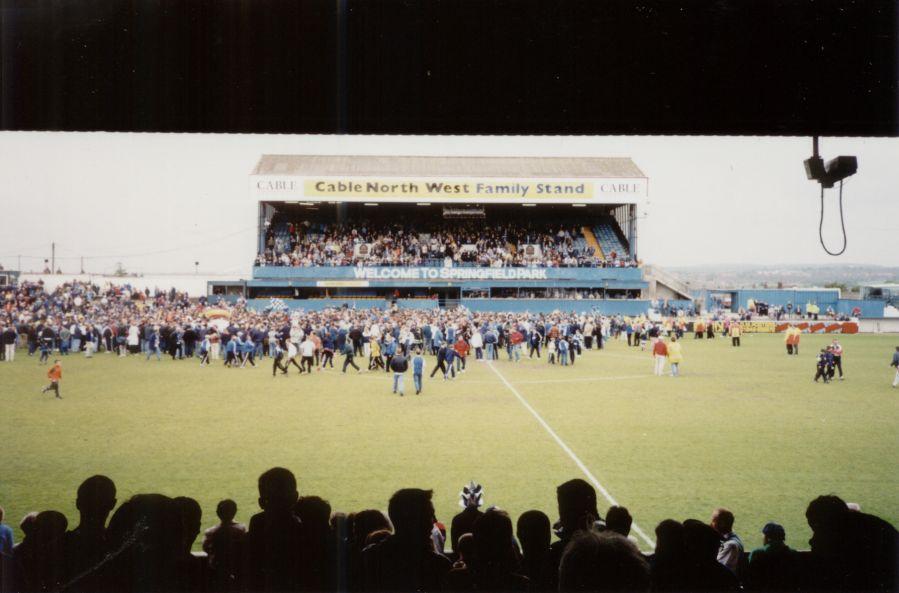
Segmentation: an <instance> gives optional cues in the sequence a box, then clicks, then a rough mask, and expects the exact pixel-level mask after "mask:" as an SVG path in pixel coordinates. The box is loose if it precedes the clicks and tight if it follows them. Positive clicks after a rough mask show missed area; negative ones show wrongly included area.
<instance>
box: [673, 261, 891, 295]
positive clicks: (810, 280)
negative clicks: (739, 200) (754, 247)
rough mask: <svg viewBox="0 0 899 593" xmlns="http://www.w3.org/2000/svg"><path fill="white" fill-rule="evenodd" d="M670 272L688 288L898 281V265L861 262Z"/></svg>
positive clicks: (850, 285) (712, 267)
mask: <svg viewBox="0 0 899 593" xmlns="http://www.w3.org/2000/svg"><path fill="white" fill-rule="evenodd" d="M666 270H667V271H669V272H671V273H672V274H674V275H675V276H677V277H678V278H680V279H681V280H683V281H684V282H687V283H688V284H689V285H690V286H691V287H692V288H694V289H699V288H732V287H767V288H777V287H778V286H779V285H781V286H786V287H789V286H827V285H831V286H836V285H839V286H840V287H841V288H850V289H851V288H854V287H857V286H859V285H862V284H877V283H884V282H895V283H899V266H872V265H863V264H828V265H821V264H818V265H814V264H782V265H778V266H760V265H750V264H730V265H704V266H676V267H668V268H666Z"/></svg>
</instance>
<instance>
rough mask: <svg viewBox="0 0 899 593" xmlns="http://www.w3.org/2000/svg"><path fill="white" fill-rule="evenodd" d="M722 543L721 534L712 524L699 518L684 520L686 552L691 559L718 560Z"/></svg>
mask: <svg viewBox="0 0 899 593" xmlns="http://www.w3.org/2000/svg"><path fill="white" fill-rule="evenodd" d="M720 545H721V536H720V535H719V533H718V532H717V531H715V530H714V529H713V528H712V527H711V526H709V525H706V524H705V523H703V522H702V521H699V520H697V519H687V520H686V521H684V552H685V553H686V554H687V556H689V557H690V559H692V560H694V561H697V560H709V559H711V560H715V561H717V558H718V548H719V546H720Z"/></svg>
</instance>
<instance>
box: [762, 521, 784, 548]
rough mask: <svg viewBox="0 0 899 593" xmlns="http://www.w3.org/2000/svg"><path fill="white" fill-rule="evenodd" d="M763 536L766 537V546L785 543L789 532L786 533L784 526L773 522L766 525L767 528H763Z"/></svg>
mask: <svg viewBox="0 0 899 593" xmlns="http://www.w3.org/2000/svg"><path fill="white" fill-rule="evenodd" d="M762 535H764V536H765V543H766V544H768V543H771V542H781V543H783V542H784V541H786V539H787V532H786V531H784V528H783V526H781V525H778V524H777V523H773V522H772V523H765V526H764V527H762Z"/></svg>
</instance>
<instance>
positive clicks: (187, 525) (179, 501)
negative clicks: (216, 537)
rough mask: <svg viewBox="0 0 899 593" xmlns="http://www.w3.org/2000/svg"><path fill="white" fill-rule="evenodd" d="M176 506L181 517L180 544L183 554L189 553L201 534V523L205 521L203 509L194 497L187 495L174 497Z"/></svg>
mask: <svg viewBox="0 0 899 593" xmlns="http://www.w3.org/2000/svg"><path fill="white" fill-rule="evenodd" d="M174 503H175V507H176V508H177V509H178V515H179V518H180V519H181V525H180V526H181V529H180V533H179V535H180V537H179V540H180V544H181V552H182V555H189V554H190V549H191V547H192V546H193V545H194V540H196V539H197V535H199V534H200V525H201V524H202V521H203V510H202V509H201V508H200V503H198V502H197V501H196V500H194V499H193V498H188V497H187V496H179V497H177V498H175V499H174Z"/></svg>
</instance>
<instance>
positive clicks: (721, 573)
mask: <svg viewBox="0 0 899 593" xmlns="http://www.w3.org/2000/svg"><path fill="white" fill-rule="evenodd" d="M720 545H721V537H720V536H719V535H718V532H717V531H715V530H714V529H713V528H712V527H711V526H710V525H706V524H705V523H703V522H702V521H698V520H696V519H687V520H686V521H684V577H685V578H684V585H685V587H684V588H685V589H686V590H688V591H736V590H737V589H739V583H738V581H737V576H736V575H735V574H734V573H733V572H731V571H730V569H728V568H727V567H726V566H724V565H723V564H721V563H720V562H718V549H719V547H720Z"/></svg>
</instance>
